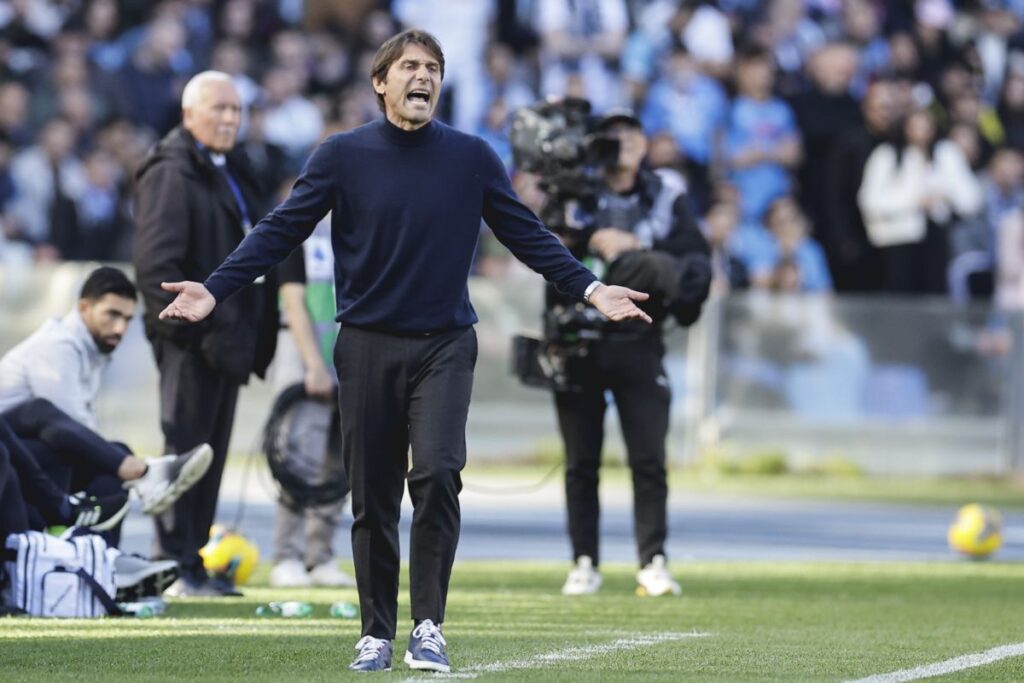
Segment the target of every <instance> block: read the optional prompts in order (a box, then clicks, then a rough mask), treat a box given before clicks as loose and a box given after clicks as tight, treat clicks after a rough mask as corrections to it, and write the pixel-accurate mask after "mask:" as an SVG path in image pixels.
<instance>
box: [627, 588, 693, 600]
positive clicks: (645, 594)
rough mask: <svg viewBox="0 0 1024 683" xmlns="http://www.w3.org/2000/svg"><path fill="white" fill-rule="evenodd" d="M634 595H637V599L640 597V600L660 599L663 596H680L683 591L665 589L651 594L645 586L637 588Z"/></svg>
mask: <svg viewBox="0 0 1024 683" xmlns="http://www.w3.org/2000/svg"><path fill="white" fill-rule="evenodd" d="M636 594H637V597H640V598H660V597H662V596H663V595H682V594H683V591H681V590H679V591H676V590H674V589H672V588H666V589H665V590H663V591H661V592H659V593H652V592H651V591H650V590H648V589H647V587H645V586H637V587H636Z"/></svg>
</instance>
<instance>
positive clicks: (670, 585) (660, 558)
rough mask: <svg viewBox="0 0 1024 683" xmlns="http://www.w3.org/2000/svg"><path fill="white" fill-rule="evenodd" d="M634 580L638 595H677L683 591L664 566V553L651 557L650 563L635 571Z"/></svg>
mask: <svg viewBox="0 0 1024 683" xmlns="http://www.w3.org/2000/svg"><path fill="white" fill-rule="evenodd" d="M636 582H637V587H636V594H637V595H640V596H651V597H656V596H659V595H670V594H671V595H679V594H680V593H682V592H683V589H681V588H680V587H679V584H678V583H676V581H675V579H673V578H672V574H670V573H669V571H668V567H666V566H665V556H664V555H655V556H654V557H653V558H651V562H650V564H648V565H647V566H646V567H644V568H643V569H641V570H640V571H638V572H637V573H636Z"/></svg>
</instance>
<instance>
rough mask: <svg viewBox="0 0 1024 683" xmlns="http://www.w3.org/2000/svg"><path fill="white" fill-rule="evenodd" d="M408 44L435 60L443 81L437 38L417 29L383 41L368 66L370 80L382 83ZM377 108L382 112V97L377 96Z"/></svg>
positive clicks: (442, 64) (441, 61)
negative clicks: (427, 53)
mask: <svg viewBox="0 0 1024 683" xmlns="http://www.w3.org/2000/svg"><path fill="white" fill-rule="evenodd" d="M410 43H415V44H416V45H420V46H422V47H423V48H424V49H425V50H426V51H427V52H429V53H430V55H431V56H432V57H433V58H434V59H436V60H437V63H438V64H439V65H440V66H441V78H442V79H444V53H443V52H442V51H441V43H439V42H437V38H435V37H434V36H432V35H431V34H429V33H427V32H426V31H420V30H418V29H410V30H408V31H402V32H401V33H399V34H398V35H397V36H392V37H390V38H388V39H387V40H386V41H384V44H383V45H381V46H380V47H379V48H378V49H377V54H375V55H374V56H373V64H372V65H370V78H371V79H372V80H375V81H383V80H384V79H385V78H386V77H387V75H388V70H389V69H390V68H391V65H392V64H394V63H395V62H397V61H398V58H399V57H401V56H402V53H403V52H405V46H406V45H409V44H410ZM377 106H378V107H380V110H381V111H384V96H383V95H380V94H378V95H377Z"/></svg>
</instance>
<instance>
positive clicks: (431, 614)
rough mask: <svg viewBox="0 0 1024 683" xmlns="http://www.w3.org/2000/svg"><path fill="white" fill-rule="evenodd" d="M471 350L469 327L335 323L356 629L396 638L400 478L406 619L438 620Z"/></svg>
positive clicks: (455, 513)
mask: <svg viewBox="0 0 1024 683" xmlns="http://www.w3.org/2000/svg"><path fill="white" fill-rule="evenodd" d="M476 353H477V346H476V332H475V331H474V330H473V328H464V329H458V330H451V331H449V332H442V333H439V334H436V335H431V336H423V337H412V336H398V335H391V334H383V333H378V332H370V331H367V330H360V329H356V328H353V327H351V326H345V325H343V326H342V328H341V334H340V335H339V337H338V343H337V345H336V346H335V352H334V357H335V367H336V368H337V371H338V386H339V397H340V398H339V400H340V405H341V430H342V453H343V459H344V463H345V472H346V474H347V475H348V480H349V484H350V485H351V487H352V518H353V519H352V553H353V557H354V559H355V569H356V584H357V586H358V589H359V603H360V607H361V610H362V621H363V635H371V636H374V637H375V638H386V639H389V640H390V639H393V638H394V637H395V631H396V628H397V620H398V576H399V570H400V555H399V541H398V519H399V515H400V512H401V504H402V494H403V490H404V486H405V480H406V479H408V482H409V496H410V498H411V499H412V504H413V509H414V511H413V518H412V531H411V538H410V544H409V593H410V598H411V603H412V618H413V619H414V620H421V619H430V620H432V621H434V622H435V623H438V624H440V623H443V622H444V612H445V604H446V602H447V599H448V581H449V578H450V577H451V571H452V564H453V563H454V561H455V548H456V546H457V545H458V541H459V527H460V510H459V491H461V490H462V478H461V476H460V472H461V471H462V468H463V467H464V466H465V464H466V416H467V413H468V411H469V399H470V394H471V392H472V388H473V368H474V366H475V365H476ZM410 446H411V447H412V469H409V447H410Z"/></svg>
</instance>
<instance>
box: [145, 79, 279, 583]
mask: <svg viewBox="0 0 1024 683" xmlns="http://www.w3.org/2000/svg"><path fill="white" fill-rule="evenodd" d="M181 108H182V123H181V125H180V126H178V127H177V128H175V129H174V130H172V131H171V132H170V133H168V135H167V136H166V137H165V138H164V139H163V140H161V141H160V142H159V143H157V145H156V146H155V147H154V148H153V149H152V150H151V151H150V153H149V156H148V157H147V158H146V160H145V161H144V162H143V164H142V165H141V167H140V168H139V170H138V171H137V173H136V178H135V180H136V184H135V220H136V231H135V240H134V253H133V261H134V263H135V270H136V274H137V280H138V286H139V289H140V291H141V292H142V296H143V300H144V302H145V316H144V321H145V326H146V336H147V337H148V338H149V341H150V343H151V344H152V347H153V354H154V356H155V357H156V363H157V366H158V368H159V370H160V422H161V427H162V429H163V432H164V438H165V439H166V444H167V447H168V448H170V449H171V452H176V453H184V452H186V451H187V450H188V449H190V448H192V447H194V446H195V445H197V444H199V443H203V442H205V443H209V444H210V445H211V446H212V447H213V453H214V459H213V464H212V465H211V466H210V469H209V471H208V472H207V473H206V475H205V477H204V478H203V479H202V480H201V481H200V482H199V483H198V484H197V485H196V486H195V487H194V488H192V489H191V490H190V491H189V492H188V493H187V494H185V495H184V496H182V498H181V499H179V500H178V502H177V503H176V504H175V506H174V507H173V508H172V509H170V510H168V511H167V512H166V513H164V514H163V515H161V516H160V517H159V518H158V519H157V534H158V540H159V544H160V550H161V553H162V554H163V555H166V556H168V557H171V558H173V559H175V560H177V561H178V563H179V564H180V565H181V569H182V576H181V578H180V579H179V580H178V581H177V583H175V584H174V585H173V586H172V587H171V588H170V589H169V590H168V594H169V595H172V596H186V595H232V594H234V595H237V592H235V591H234V589H233V587H232V586H231V585H230V584H229V583H227V582H225V581H223V580H220V579H217V578H211V577H208V576H207V575H206V573H205V571H204V570H203V565H202V561H201V559H200V557H199V554H198V551H199V548H200V547H202V546H203V544H205V543H206V541H207V539H208V537H209V530H210V525H211V524H212V523H213V519H214V514H215V512H216V508H217V494H218V491H219V489H220V480H221V475H222V474H223V471H224V461H225V459H226V458H227V449H228V442H229V440H230V436H231V426H232V422H233V420H234V414H235V403H236V399H237V397H238V389H239V386H240V385H242V384H245V383H246V382H247V381H248V378H249V375H250V373H253V372H256V373H260V374H262V372H263V371H264V370H265V369H266V366H267V364H268V363H269V362H270V359H271V357H272V356H273V350H274V343H275V342H276V334H277V330H276V323H277V316H276V297H274V296H273V295H272V293H273V292H274V291H275V290H273V289H270V290H266V291H264V289H265V288H264V287H263V286H254V287H249V288H247V289H246V290H245V291H244V292H241V293H239V294H238V295H237V296H235V297H233V298H232V299H231V301H230V302H228V303H227V304H226V305H225V306H222V307H219V308H218V310H217V313H216V314H215V315H213V316H211V317H210V319H209V320H207V321H206V322H205V323H204V324H203V325H186V324H181V323H180V322H177V321H170V320H167V321H163V320H160V319H158V317H157V314H158V313H159V312H160V311H161V310H162V309H163V308H164V307H165V306H166V305H167V304H168V303H170V301H171V299H172V298H173V295H172V294H171V293H169V292H165V291H164V290H162V289H161V288H160V283H161V282H167V281H177V280H202V279H204V278H205V277H207V276H208V275H209V274H210V273H212V272H213V270H214V269H215V268H216V267H217V266H218V265H219V264H220V262H221V261H223V260H224V258H225V257H227V255H228V254H230V253H231V252H232V250H234V248H235V247H236V246H238V244H239V243H240V242H241V241H242V238H243V237H244V236H245V235H246V233H248V232H249V230H250V228H251V226H252V225H253V224H254V223H256V222H257V221H258V220H259V219H260V218H261V217H262V212H261V211H260V210H259V206H258V203H257V201H256V197H257V192H256V187H257V185H256V182H255V180H254V178H253V177H252V176H251V174H250V171H249V169H248V166H247V164H246V163H245V159H244V156H243V155H242V154H241V153H240V152H238V151H235V152H233V151H232V150H233V149H234V146H235V141H236V138H237V136H238V128H239V124H240V122H241V116H242V104H241V99H240V97H239V94H238V91H237V89H236V88H235V86H234V83H233V82H232V80H231V77H230V76H228V75H227V74H225V73H221V72H217V71H204V72H203V73H200V74H198V75H197V76H195V77H193V78H192V80H190V81H189V82H188V84H187V85H186V86H185V90H184V92H183V93H182V101H181Z"/></svg>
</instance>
